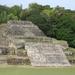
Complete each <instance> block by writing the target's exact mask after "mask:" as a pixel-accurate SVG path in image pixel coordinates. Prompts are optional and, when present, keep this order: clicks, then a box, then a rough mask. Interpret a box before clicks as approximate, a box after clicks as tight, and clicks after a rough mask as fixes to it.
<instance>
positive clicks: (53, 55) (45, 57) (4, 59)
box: [0, 21, 70, 66]
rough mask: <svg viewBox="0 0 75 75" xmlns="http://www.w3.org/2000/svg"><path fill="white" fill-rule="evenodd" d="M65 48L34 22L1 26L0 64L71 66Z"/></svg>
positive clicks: (11, 23) (19, 22)
mask: <svg viewBox="0 0 75 75" xmlns="http://www.w3.org/2000/svg"><path fill="white" fill-rule="evenodd" d="M64 48H65V47H64V45H61V44H59V43H56V42H55V41H53V38H49V37H46V36H45V34H44V33H43V32H42V31H41V30H40V29H39V28H38V27H37V26H36V25H34V24H33V23H32V22H29V21H9V22H8V23H7V24H4V25H1V26H0V64H10V65H11V64H12V65H13V64H25V65H32V66H70V63H69V62H68V60H67V58H66V56H65V54H64V52H63V50H64Z"/></svg>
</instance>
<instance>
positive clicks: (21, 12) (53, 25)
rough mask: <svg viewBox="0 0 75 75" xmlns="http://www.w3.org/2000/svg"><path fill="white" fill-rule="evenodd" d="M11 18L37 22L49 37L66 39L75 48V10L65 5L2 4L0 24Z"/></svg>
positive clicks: (0, 7)
mask: <svg viewBox="0 0 75 75" xmlns="http://www.w3.org/2000/svg"><path fill="white" fill-rule="evenodd" d="M9 20H28V21H32V22H33V23H34V24H36V25H37V26H38V27H39V28H40V29H41V30H42V31H43V32H44V33H45V34H46V35H47V36H48V37H53V38H56V39H59V40H66V41H67V42H68V44H69V46H70V47H74V48H75V11H74V10H70V9H65V8H64V7H59V6H57V7H55V8H52V7H50V6H49V5H45V6H43V5H39V4H37V3H32V4H29V7H28V8H26V9H22V6H18V5H14V6H13V7H7V6H3V5H0V24H1V23H6V22H8V21H9Z"/></svg>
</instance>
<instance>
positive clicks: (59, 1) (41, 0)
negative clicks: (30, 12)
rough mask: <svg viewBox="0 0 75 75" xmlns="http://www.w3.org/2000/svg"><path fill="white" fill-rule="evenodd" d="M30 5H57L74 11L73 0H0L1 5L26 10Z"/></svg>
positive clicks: (74, 4)
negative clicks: (15, 6)
mask: <svg viewBox="0 0 75 75" xmlns="http://www.w3.org/2000/svg"><path fill="white" fill-rule="evenodd" d="M30 3H38V4H42V5H50V6H51V7H55V6H57V5H59V6H62V7H65V8H66V9H72V10H75V0H0V4H1V5H7V6H13V5H21V4H22V6H23V8H27V7H28V5H29V4H30Z"/></svg>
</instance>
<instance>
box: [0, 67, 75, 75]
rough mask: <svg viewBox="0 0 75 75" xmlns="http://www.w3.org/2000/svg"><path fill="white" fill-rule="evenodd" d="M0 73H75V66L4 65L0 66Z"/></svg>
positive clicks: (64, 74) (25, 74) (11, 74)
mask: <svg viewBox="0 0 75 75" xmlns="http://www.w3.org/2000/svg"><path fill="white" fill-rule="evenodd" d="M0 75H75V67H72V68H24V67H5V68H0Z"/></svg>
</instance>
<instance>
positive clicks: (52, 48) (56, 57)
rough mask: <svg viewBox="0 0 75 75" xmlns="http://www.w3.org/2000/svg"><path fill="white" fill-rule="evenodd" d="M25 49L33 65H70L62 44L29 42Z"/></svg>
mask: <svg viewBox="0 0 75 75" xmlns="http://www.w3.org/2000/svg"><path fill="white" fill-rule="evenodd" d="M25 49H27V53H28V56H29V58H30V61H31V64H32V66H70V64H69V62H68V60H67V58H66V56H65V54H64V53H63V50H62V47H61V46H60V45H53V44H51V43H41V42H39V43H36V42H28V43H26V45H25Z"/></svg>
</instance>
